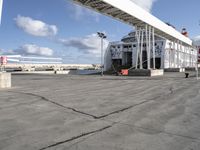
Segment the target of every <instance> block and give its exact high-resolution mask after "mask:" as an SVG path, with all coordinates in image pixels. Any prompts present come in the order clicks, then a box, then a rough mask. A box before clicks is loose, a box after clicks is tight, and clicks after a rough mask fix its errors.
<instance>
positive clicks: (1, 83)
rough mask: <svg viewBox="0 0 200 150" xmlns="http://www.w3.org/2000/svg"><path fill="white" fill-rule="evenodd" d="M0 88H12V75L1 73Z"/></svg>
mask: <svg viewBox="0 0 200 150" xmlns="http://www.w3.org/2000/svg"><path fill="white" fill-rule="evenodd" d="M0 88H11V73H6V72H1V73H0Z"/></svg>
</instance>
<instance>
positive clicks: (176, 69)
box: [164, 68, 185, 72]
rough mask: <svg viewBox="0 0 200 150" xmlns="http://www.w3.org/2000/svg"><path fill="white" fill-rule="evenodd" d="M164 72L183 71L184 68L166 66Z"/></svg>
mask: <svg viewBox="0 0 200 150" xmlns="http://www.w3.org/2000/svg"><path fill="white" fill-rule="evenodd" d="M164 71H165V72H185V68H166V69H165V70H164Z"/></svg>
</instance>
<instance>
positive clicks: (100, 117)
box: [8, 91, 153, 119]
mask: <svg viewBox="0 0 200 150" xmlns="http://www.w3.org/2000/svg"><path fill="white" fill-rule="evenodd" d="M8 92H11V91H8ZM11 93H19V94H26V95H30V96H34V97H38V98H40V99H41V100H43V101H46V102H49V103H52V104H54V105H57V106H59V107H62V108H65V109H69V110H72V111H74V112H76V113H79V114H82V115H86V116H89V117H92V118H93V119H102V118H105V117H108V116H110V115H113V114H117V113H120V112H124V111H126V110H129V109H131V108H134V107H136V106H139V105H142V104H144V103H147V102H150V101H153V99H150V100H145V101H142V102H140V103H138V104H134V105H131V106H128V107H125V108H122V109H119V110H116V111H113V112H111V113H108V114H105V115H101V116H95V115H92V114H89V113H86V112H83V111H79V110H77V109H75V108H72V107H67V106H64V105H62V104H60V103H57V102H54V101H52V100H50V99H47V98H46V97H44V96H41V95H38V94H34V93H25V92H11Z"/></svg>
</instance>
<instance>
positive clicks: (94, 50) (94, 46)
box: [59, 34, 109, 57]
mask: <svg viewBox="0 0 200 150" xmlns="http://www.w3.org/2000/svg"><path fill="white" fill-rule="evenodd" d="M59 42H60V43H62V44H63V45H64V46H66V47H72V48H76V49H77V50H79V51H80V52H82V53H84V54H91V55H93V56H94V57H100V54H101V40H100V38H99V37H98V36H97V35H96V34H91V35H88V36H85V37H83V38H70V39H59ZM108 43H109V42H108V41H107V40H106V39H105V40H104V43H103V47H104V51H105V50H106V48H107V46H108Z"/></svg>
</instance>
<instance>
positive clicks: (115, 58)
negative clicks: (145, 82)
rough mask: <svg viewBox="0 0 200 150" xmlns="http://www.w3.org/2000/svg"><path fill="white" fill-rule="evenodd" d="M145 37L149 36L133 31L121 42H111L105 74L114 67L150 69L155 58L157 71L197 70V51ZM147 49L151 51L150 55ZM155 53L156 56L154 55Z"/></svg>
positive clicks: (178, 44)
mask: <svg viewBox="0 0 200 150" xmlns="http://www.w3.org/2000/svg"><path fill="white" fill-rule="evenodd" d="M146 34H147V35H146ZM146 37H149V32H145V31H144V30H141V31H140V32H138V31H137V33H136V31H132V32H130V33H129V34H128V35H126V36H124V37H123V38H122V39H121V41H117V42H111V43H110V44H109V46H108V48H107V50H106V52H105V58H104V60H105V62H104V64H105V65H104V68H105V70H110V69H112V68H113V67H115V68H118V67H120V68H121V67H122V68H126V69H129V68H133V69H150V68H153V65H154V62H153V61H154V59H153V57H155V68H156V69H166V68H186V67H195V65H196V63H197V49H195V48H193V47H191V46H188V45H184V44H183V43H180V42H179V41H177V42H175V41H170V40H167V39H165V38H162V37H161V36H159V35H155V36H154V39H153V38H150V40H149V39H146ZM138 38H139V39H140V40H138ZM153 40H154V42H153ZM138 41H140V42H138ZM153 43H154V46H153ZM149 47H150V48H149ZM148 49H150V51H149V52H148ZM153 49H154V50H153ZM154 51H155V54H153V52H154ZM148 55H149V56H150V60H149V61H148V59H147V57H148Z"/></svg>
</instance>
